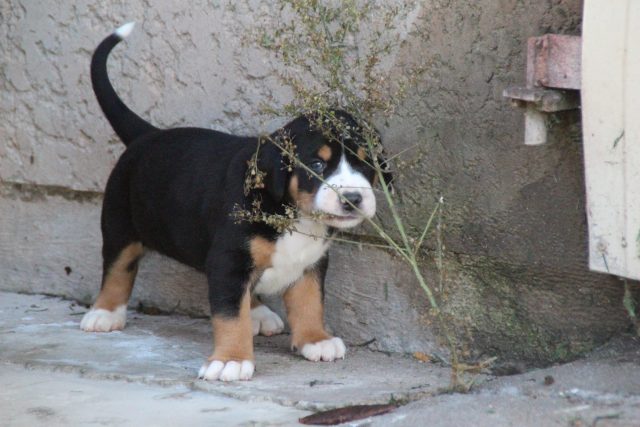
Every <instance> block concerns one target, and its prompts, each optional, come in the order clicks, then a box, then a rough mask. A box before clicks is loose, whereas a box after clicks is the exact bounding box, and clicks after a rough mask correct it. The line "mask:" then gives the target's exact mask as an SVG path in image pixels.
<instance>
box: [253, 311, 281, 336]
mask: <svg viewBox="0 0 640 427" xmlns="http://www.w3.org/2000/svg"><path fill="white" fill-rule="evenodd" d="M251 323H252V326H253V336H254V337H255V336H256V335H258V334H260V335H264V336H266V337H270V336H271V335H277V334H280V333H282V331H284V322H283V321H282V319H281V318H280V316H278V315H277V314H276V313H274V312H273V311H271V309H269V307H267V306H266V305H259V306H257V307H256V308H252V309H251Z"/></svg>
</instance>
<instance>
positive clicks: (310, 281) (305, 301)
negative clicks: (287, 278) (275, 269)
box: [284, 272, 331, 349]
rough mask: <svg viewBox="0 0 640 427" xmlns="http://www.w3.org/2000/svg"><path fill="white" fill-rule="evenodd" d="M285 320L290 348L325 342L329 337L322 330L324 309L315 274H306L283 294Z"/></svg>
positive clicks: (318, 282)
mask: <svg viewBox="0 0 640 427" xmlns="http://www.w3.org/2000/svg"><path fill="white" fill-rule="evenodd" d="M284 304H285V307H286V308H287V319H288V321H289V326H290V327H291V347H292V348H294V349H301V348H302V347H303V346H304V345H305V344H309V343H315V342H318V341H322V340H326V339H327V338H330V337H331V336H330V335H329V334H328V333H327V332H326V331H325V329H324V307H323V305H322V291H321V289H320V281H319V280H318V276H317V274H316V273H315V272H307V273H305V274H304V276H302V278H301V279H299V280H298V281H297V282H296V283H295V284H294V285H293V286H291V287H290V288H289V289H287V291H286V292H285V293H284Z"/></svg>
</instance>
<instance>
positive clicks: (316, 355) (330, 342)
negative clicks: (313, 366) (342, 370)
mask: <svg viewBox="0 0 640 427" xmlns="http://www.w3.org/2000/svg"><path fill="white" fill-rule="evenodd" d="M346 352H347V347H346V346H345V345H344V342H342V340H341V339H340V338H338V337H333V338H329V339H326V340H323V341H318V342H316V343H313V344H305V345H303V346H302V349H301V350H300V354H302V355H303V356H304V357H305V358H306V359H309V360H311V361H313V362H318V361H320V360H322V361H323V362H331V361H333V360H336V359H344V354H345V353H346Z"/></svg>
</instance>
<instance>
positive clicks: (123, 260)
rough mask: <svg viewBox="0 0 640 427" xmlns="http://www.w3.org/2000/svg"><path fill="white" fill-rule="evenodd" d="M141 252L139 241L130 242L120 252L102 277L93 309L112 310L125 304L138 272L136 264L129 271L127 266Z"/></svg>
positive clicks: (138, 256)
mask: <svg viewBox="0 0 640 427" xmlns="http://www.w3.org/2000/svg"><path fill="white" fill-rule="evenodd" d="M142 253H143V248H142V244H141V243H139V242H137V243H132V244H130V245H129V246H127V247H125V248H124V249H123V250H122V252H120V255H119V256H118V258H116V260H115V262H114V263H113V265H111V267H109V271H107V273H106V275H105V277H104V280H103V283H102V288H101V289H100V294H99V295H98V298H97V299H96V302H95V304H94V305H93V308H94V309H98V308H102V309H105V310H109V311H113V310H115V309H116V308H117V307H119V306H121V305H127V302H128V301H129V297H130V296H131V290H132V289H133V282H134V280H135V278H136V273H137V272H138V268H137V266H136V267H135V268H134V269H132V270H131V271H130V270H129V266H130V265H131V263H132V262H134V261H136V260H137V259H138V258H140V257H141V256H142Z"/></svg>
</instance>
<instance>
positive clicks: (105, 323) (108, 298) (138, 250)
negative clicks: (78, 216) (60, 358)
mask: <svg viewBox="0 0 640 427" xmlns="http://www.w3.org/2000/svg"><path fill="white" fill-rule="evenodd" d="M123 182H124V180H123V179H121V177H120V176H118V174H114V175H112V178H110V181H109V183H108V184H107V191H106V192H105V199H104V205H103V208H102V238H103V246H102V258H103V270H102V286H101V288H100V293H99V294H98V298H97V299H96V301H95V303H94V304H93V307H92V308H91V310H90V311H89V312H88V313H86V314H85V315H84V317H83V318H82V321H81V322H80V328H81V329H82V330H84V331H88V332H110V331H115V330H120V329H122V328H124V325H125V323H126V318H127V302H128V301H129V297H130V296H131V291H132V290H133V283H134V280H135V277H136V273H137V272H138V261H139V260H140V258H141V257H142V254H143V247H142V243H141V242H140V241H139V239H138V238H137V236H136V233H135V231H134V227H133V224H132V222H131V219H130V210H129V201H128V200H129V198H128V192H122V191H120V192H119V191H117V190H118V188H123V186H122V185H119V184H121V183H123Z"/></svg>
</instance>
